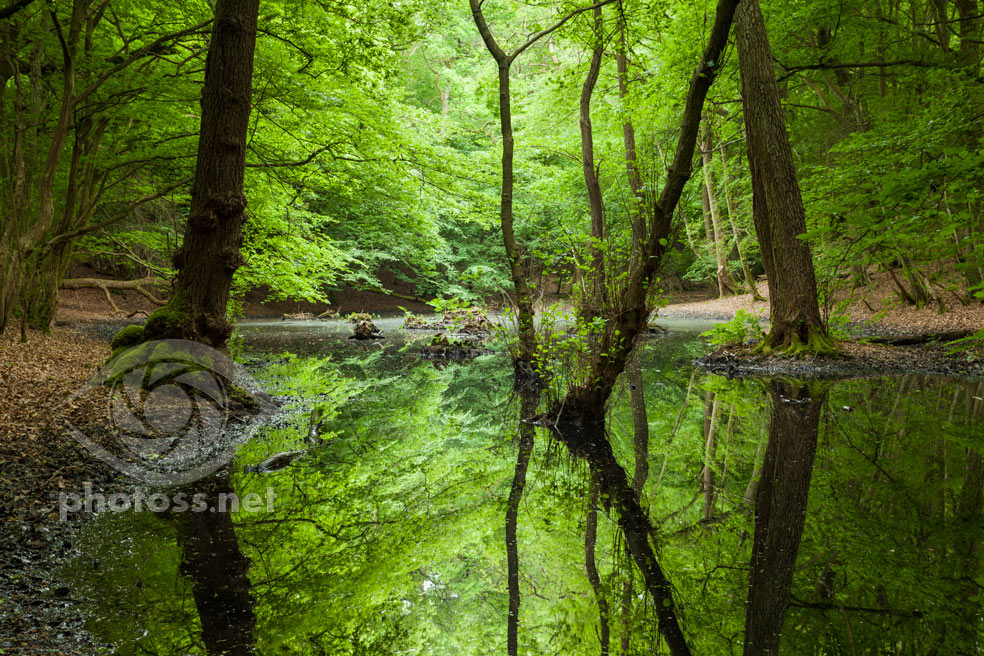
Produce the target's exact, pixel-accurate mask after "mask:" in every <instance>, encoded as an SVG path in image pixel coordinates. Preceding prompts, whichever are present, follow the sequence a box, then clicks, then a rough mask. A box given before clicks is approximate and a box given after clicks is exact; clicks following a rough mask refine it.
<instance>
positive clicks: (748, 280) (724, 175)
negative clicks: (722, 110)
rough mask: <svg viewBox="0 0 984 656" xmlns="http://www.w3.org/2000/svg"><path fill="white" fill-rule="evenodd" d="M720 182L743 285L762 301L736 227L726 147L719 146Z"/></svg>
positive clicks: (763, 298)
mask: <svg viewBox="0 0 984 656" xmlns="http://www.w3.org/2000/svg"><path fill="white" fill-rule="evenodd" d="M720 152H721V183H722V185H723V186H724V200H725V202H726V203H727V207H728V221H729V222H730V223H731V231H732V232H734V233H735V249H736V250H737V251H738V259H739V260H741V272H742V275H744V276H745V286H746V287H747V288H748V291H749V292H751V294H752V298H753V299H754V300H756V301H764V300H765V297H764V296H762V295H761V294H760V293H759V290H758V285H756V284H755V276H754V275H752V270H751V268H750V267H749V266H748V258H747V257H745V250H744V249H743V248H742V247H741V239H742V231H741V230H739V229H738V204H737V203H736V202H735V201H734V198H733V197H732V195H731V181H730V179H729V178H728V149H727V147H726V146H721V148H720Z"/></svg>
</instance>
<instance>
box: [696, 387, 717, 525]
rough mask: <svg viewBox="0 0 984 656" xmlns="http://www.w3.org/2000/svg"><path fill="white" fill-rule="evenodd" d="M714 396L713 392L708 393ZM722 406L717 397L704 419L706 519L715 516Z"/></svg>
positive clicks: (702, 473) (702, 479)
mask: <svg viewBox="0 0 984 656" xmlns="http://www.w3.org/2000/svg"><path fill="white" fill-rule="evenodd" d="M708 394H711V395H713V392H708ZM720 411H721V404H720V403H719V402H718V399H717V397H716V396H713V400H712V401H711V403H710V414H709V416H705V418H704V468H703V470H701V491H702V492H703V494H704V511H703V516H704V519H710V518H711V517H713V516H714V497H715V493H714V453H715V451H716V450H717V449H716V447H717V429H718V421H719V419H718V417H719V415H720Z"/></svg>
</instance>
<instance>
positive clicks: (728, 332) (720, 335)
mask: <svg viewBox="0 0 984 656" xmlns="http://www.w3.org/2000/svg"><path fill="white" fill-rule="evenodd" d="M761 313H762V311H761V310H760V311H759V313H758V314H752V313H751V312H746V311H745V310H738V311H737V312H736V313H735V317H734V319H732V320H731V321H726V322H724V323H719V324H717V325H716V326H714V328H712V329H710V330H708V331H707V332H703V333H701V334H700V336H701V337H706V338H707V339H708V341H709V342H710V343H711V344H712V345H714V346H717V347H722V346H741V345H742V344H744V343H746V342H747V341H749V340H756V341H757V340H761V339H762V338H763V337H764V336H765V333H763V332H762V324H761V321H762V316H761Z"/></svg>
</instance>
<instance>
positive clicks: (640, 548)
mask: <svg viewBox="0 0 984 656" xmlns="http://www.w3.org/2000/svg"><path fill="white" fill-rule="evenodd" d="M551 429H552V430H553V431H554V434H555V435H556V436H557V438H558V439H559V440H560V441H561V442H563V443H564V444H565V445H566V446H567V448H568V450H570V452H571V454H573V455H574V456H575V457H577V458H583V459H584V460H586V461H587V463H588V467H589V468H590V470H591V476H592V479H593V480H595V481H597V484H598V487H599V489H600V491H601V493H602V494H603V495H604V496H605V497H606V498H607V499H608V501H609V502H610V503H611V505H612V507H613V509H614V512H615V515H616V520H617V522H618V526H619V528H620V529H621V530H622V534H623V536H624V539H625V544H626V545H627V546H628V549H629V552H630V553H631V554H632V558H633V560H635V563H636V566H637V567H638V568H639V570H640V571H641V572H642V576H643V580H644V581H645V584H646V590H647V591H648V592H649V594H650V595H651V596H652V598H653V604H654V605H655V610H656V616H657V617H658V618H659V631H660V633H661V634H662V636H663V638H664V639H665V640H666V644H667V646H668V647H669V649H670V653H671V654H673V656H688V655H689V654H690V653H691V652H690V647H689V646H688V644H687V639H686V637H685V636H684V634H683V629H682V628H681V626H680V621H679V619H678V617H677V612H676V605H675V603H674V599H673V588H672V586H671V585H670V581H669V579H667V577H666V574H665V573H664V571H663V568H662V567H661V566H660V563H659V561H658V560H657V558H656V552H655V549H653V545H652V544H651V543H650V541H649V538H650V536H651V535H652V534H653V532H654V531H653V527H652V524H651V523H650V521H649V516H648V515H647V514H646V512H645V511H644V510H643V509H642V507H641V506H640V504H639V500H638V499H637V498H636V494H635V492H634V491H633V490H632V488H631V487H630V486H629V482H628V479H627V477H626V475H625V470H624V469H622V466H621V465H619V464H618V460H617V459H616V458H615V453H614V452H613V451H612V445H611V444H610V443H609V441H608V438H607V436H606V435H605V426H604V424H587V423H570V424H566V425H559V424H558V425H553V426H551Z"/></svg>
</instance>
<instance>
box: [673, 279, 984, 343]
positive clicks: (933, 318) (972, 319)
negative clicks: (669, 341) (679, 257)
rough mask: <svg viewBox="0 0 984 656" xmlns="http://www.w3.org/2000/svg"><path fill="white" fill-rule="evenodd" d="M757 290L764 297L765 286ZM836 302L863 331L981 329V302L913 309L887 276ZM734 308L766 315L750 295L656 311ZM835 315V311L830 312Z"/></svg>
mask: <svg viewBox="0 0 984 656" xmlns="http://www.w3.org/2000/svg"><path fill="white" fill-rule="evenodd" d="M760 290H761V292H762V293H763V295H765V296H766V297H768V290H767V289H766V288H765V285H764V284H763V285H760ZM838 297H839V299H838V303H841V304H843V308H842V309H841V310H840V312H841V313H842V314H844V315H845V316H846V317H847V319H848V320H849V321H850V323H851V324H854V325H857V326H862V327H865V331H864V332H865V333H867V334H889V335H911V334H929V333H942V332H953V331H961V330H962V331H967V332H976V331H978V330H981V329H984V303H977V302H972V303H970V304H968V305H961V304H960V302H959V300H958V299H957V298H956V297H955V296H952V295H951V297H949V298H948V299H946V300H947V306H946V312H943V313H941V312H940V311H939V308H938V307H937V306H935V305H932V306H927V307H923V308H915V307H912V306H908V305H904V304H902V303H901V302H899V301H898V299H897V298H895V294H894V292H893V290H892V287H891V283H890V280H889V279H888V278H887V276H884V277H879V276H875V277H874V279H873V282H872V284H871V285H870V286H868V287H866V288H864V289H860V290H853V291H852V292H851V293H850V295H849V294H848V293H846V292H842V293H841V294H839V295H838ZM738 310H745V311H746V312H749V313H750V314H753V315H758V316H761V317H762V318H763V319H768V318H769V303H768V301H755V300H753V299H752V295H751V294H742V295H740V296H728V297H725V298H720V299H718V298H713V299H709V300H701V301H691V302H685V303H672V304H670V305H668V306H666V307H665V308H663V309H662V310H660V312H659V314H660V316H663V317H677V318H688V319H712V320H720V321H729V320H731V319H732V318H734V316H735V313H736V312H738ZM832 314H834V315H836V314H837V312H836V311H833V312H832Z"/></svg>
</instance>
